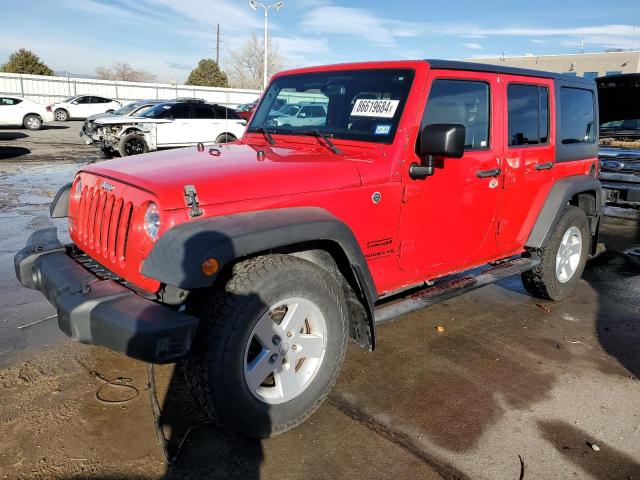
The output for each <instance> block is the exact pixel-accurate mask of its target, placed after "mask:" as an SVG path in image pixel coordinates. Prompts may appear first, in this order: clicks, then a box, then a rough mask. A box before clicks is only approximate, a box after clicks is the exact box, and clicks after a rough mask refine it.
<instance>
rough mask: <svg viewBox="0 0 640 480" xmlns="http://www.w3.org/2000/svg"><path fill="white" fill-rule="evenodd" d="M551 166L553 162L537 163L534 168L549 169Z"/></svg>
mask: <svg viewBox="0 0 640 480" xmlns="http://www.w3.org/2000/svg"><path fill="white" fill-rule="evenodd" d="M552 168H553V162H548V163H539V164H537V165H536V170H551V169H552Z"/></svg>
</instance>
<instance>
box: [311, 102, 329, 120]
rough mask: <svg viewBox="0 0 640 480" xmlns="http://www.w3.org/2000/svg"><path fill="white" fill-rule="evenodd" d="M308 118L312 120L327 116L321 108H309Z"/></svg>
mask: <svg viewBox="0 0 640 480" xmlns="http://www.w3.org/2000/svg"><path fill="white" fill-rule="evenodd" d="M309 112H310V116H311V117H313V118H324V117H325V116H326V115H327V114H326V113H325V111H324V108H322V107H321V106H319V105H317V106H313V107H309Z"/></svg>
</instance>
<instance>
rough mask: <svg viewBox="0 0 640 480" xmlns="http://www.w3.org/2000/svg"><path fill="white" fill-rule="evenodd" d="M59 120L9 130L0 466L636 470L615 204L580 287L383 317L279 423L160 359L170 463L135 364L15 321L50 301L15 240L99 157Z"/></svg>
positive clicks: (633, 228)
mask: <svg viewBox="0 0 640 480" xmlns="http://www.w3.org/2000/svg"><path fill="white" fill-rule="evenodd" d="M53 126H54V127H60V128H50V129H47V130H43V131H40V132H27V131H24V130H13V129H0V157H3V156H4V157H5V158H3V159H0V406H1V410H0V478H47V479H48V478H65V479H70V478H73V479H80V478H92V479H112V478H113V479H115V478H126V479H143V478H144V479H160V478H202V479H204V478H207V479H209V478H225V479H226V478H242V479H247V478H248V479H251V478H256V479H257V478H261V479H276V478H277V479H306V478H309V479H320V478H327V479H336V478H355V479H365V478H376V479H379V478H394V479H395V478H411V479H418V478H419V479H439V478H447V479H449V478H451V479H454V478H460V479H518V478H525V479H570V478H571V479H640V402H639V400H640V382H639V381H638V376H639V375H640V348H638V347H639V345H640V295H639V294H640V265H639V264H638V263H637V262H636V261H635V260H634V259H633V258H632V257H630V256H628V255H625V254H624V251H625V250H626V249H627V248H629V247H631V246H634V245H638V244H640V234H639V227H638V225H639V224H638V215H637V212H635V211H623V210H608V213H609V214H610V216H609V217H607V218H606V220H605V223H604V227H603V235H602V238H601V241H602V245H601V248H600V252H601V253H600V254H599V255H598V256H597V257H596V258H594V259H592V260H591V261H590V262H589V264H588V266H587V269H586V272H585V275H584V280H583V281H582V282H581V283H580V286H579V288H578V291H577V292H576V294H575V295H574V296H572V297H571V298H570V299H567V300H564V301H561V302H555V303H554V302H542V301H540V300H538V299H535V298H532V297H530V296H529V295H528V294H526V292H525V291H524V290H523V288H522V284H521V282H520V280H519V279H518V278H513V279H508V280H505V281H502V282H501V283H499V284H496V285H491V286H488V287H485V288H483V289H480V290H477V291H474V292H472V293H470V294H467V295H465V296H461V297H457V298H455V299H452V300H449V301H447V302H445V303H442V304H440V305H437V306H434V307H431V308H429V309H428V310H423V311H419V312H414V313H411V314H409V315H405V316H404V317H401V318H398V319H396V320H394V321H393V322H391V323H389V324H386V325H383V326H380V327H379V330H378V349H377V350H376V351H375V352H374V353H369V352H365V351H363V350H361V349H359V348H358V347H356V346H353V345H351V346H350V347H349V351H348V355H347V360H346V362H345V365H344V367H343V370H342V373H341V375H340V378H339V380H338V384H337V385H336V387H335V388H334V390H333V392H332V393H331V395H330V397H329V399H328V400H327V401H326V402H325V404H324V405H323V406H322V407H321V408H320V410H319V411H318V412H317V413H316V414H314V415H313V416H312V417H311V418H310V420H308V421H307V422H306V423H304V424H303V425H301V426H300V427H298V428H296V429H294V430H293V431H291V432H288V433H286V434H283V435H280V436H278V437H276V438H273V439H269V440H265V441H262V442H258V441H253V440H247V439H243V438H240V437H237V436H235V435H232V434H228V433H224V432H221V431H219V430H218V429H216V428H215V427H214V426H212V425H208V424H207V423H206V422H205V420H204V419H203V418H201V416H200V415H199V414H198V412H197V409H196V408H195V406H194V405H193V403H192V401H191V399H190V398H189V396H188V394H187V393H186V391H185V384H184V380H183V378H184V376H183V373H182V371H181V369H180V368H175V367H173V366H162V367H157V368H156V374H157V381H158V393H159V397H160V404H161V410H162V415H161V419H160V421H161V423H162V425H163V428H164V432H165V435H166V436H167V437H168V438H169V440H170V443H169V450H170V453H172V454H174V453H175V452H176V450H177V447H178V445H179V444H180V443H181V442H182V441H183V439H184V438H185V434H187V433H188V435H187V436H186V440H184V442H183V443H182V447H181V448H180V450H179V456H178V459H177V462H176V463H175V464H174V465H168V464H167V463H166V462H165V460H164V457H163V454H162V449H161V448H160V446H159V444H158V443H157V441H156V434H155V431H154V427H153V415H152V410H151V407H150V403H149V392H148V390H147V381H148V379H147V370H146V366H145V365H144V364H143V363H141V362H137V361H134V360H131V359H128V358H126V357H124V356H122V355H119V354H117V353H113V352H109V351H107V350H105V349H102V348H97V347H89V346H85V345H78V344H74V343H72V342H70V341H69V340H68V339H66V337H65V336H64V335H63V334H62V333H60V332H59V331H58V329H57V326H56V322H55V319H53V320H47V321H44V322H43V323H39V324H36V325H33V326H30V327H26V328H23V329H19V328H18V327H22V326H24V325H27V324H29V323H31V322H35V321H39V320H42V319H44V318H47V317H48V316H51V315H53V314H54V313H55V312H54V311H53V308H52V307H51V306H50V305H49V304H48V303H47V302H46V301H44V300H43V299H42V296H41V295H40V294H39V293H38V292H33V291H30V290H27V289H24V288H21V287H20V286H19V285H18V284H17V282H16V280H15V276H14V273H13V265H12V257H13V254H14V253H15V251H17V250H18V249H19V248H21V247H22V246H23V245H24V242H25V240H26V237H27V236H28V233H29V232H30V231H32V230H34V229H36V228H42V227H44V226H47V225H50V224H51V220H50V219H49V218H48V215H47V203H48V202H49V201H50V199H51V197H52V196H53V194H54V193H55V191H56V190H57V189H58V187H59V186H61V185H62V184H64V183H66V182H67V181H68V179H70V178H71V177H72V175H73V173H74V172H75V170H76V169H77V168H78V167H79V166H80V165H81V164H82V163H83V162H84V161H91V160H95V159H96V158H99V155H98V154H97V152H96V151H95V150H94V149H92V148H90V147H87V146H84V145H82V143H81V141H80V138H79V137H78V134H77V132H78V130H79V127H80V123H79V122H69V123H65V124H58V123H56V124H54V125H53ZM66 127H69V128H66ZM23 135H24V136H23ZM20 152H23V153H22V154H20ZM56 223H57V224H58V226H59V228H60V229H62V230H64V222H63V221H62V222H60V221H57V222H56ZM437 327H442V328H439V329H438V328H437ZM439 330H440V331H439ZM119 377H124V379H122V380H119V381H115V382H114V383H116V384H117V385H116V386H113V385H107V384H106V383H105V380H113V379H116V378H119ZM114 401H115V403H114ZM594 445H595V447H594Z"/></svg>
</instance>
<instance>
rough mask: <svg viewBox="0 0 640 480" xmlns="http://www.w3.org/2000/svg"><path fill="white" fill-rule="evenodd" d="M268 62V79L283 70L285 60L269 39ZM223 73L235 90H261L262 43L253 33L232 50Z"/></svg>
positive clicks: (274, 43) (273, 42)
mask: <svg viewBox="0 0 640 480" xmlns="http://www.w3.org/2000/svg"><path fill="white" fill-rule="evenodd" d="M267 45H268V47H269V60H268V65H267V71H268V75H269V77H271V75H273V74H274V73H277V72H279V71H280V70H282V69H284V68H285V65H286V63H287V62H286V59H285V58H284V56H283V55H282V54H281V53H280V51H279V50H278V45H277V43H276V42H275V41H273V40H272V39H271V38H270V39H269V40H268V44H267ZM226 63H227V65H226V68H225V71H226V72H227V76H228V77H229V84H230V85H231V86H232V87H236V88H254V89H261V88H262V75H263V68H264V67H263V65H264V41H260V40H258V37H256V34H255V33H254V34H253V35H252V36H251V38H250V39H249V40H247V41H246V42H245V44H244V45H243V46H242V47H240V48H239V49H237V50H232V51H231V52H230V55H229V59H228V60H227V62H226Z"/></svg>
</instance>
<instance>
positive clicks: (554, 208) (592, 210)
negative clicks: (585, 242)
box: [525, 175, 603, 254]
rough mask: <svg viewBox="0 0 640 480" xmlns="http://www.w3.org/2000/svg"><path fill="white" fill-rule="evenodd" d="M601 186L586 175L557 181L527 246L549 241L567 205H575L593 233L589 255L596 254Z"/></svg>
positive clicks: (539, 245)
mask: <svg viewBox="0 0 640 480" xmlns="http://www.w3.org/2000/svg"><path fill="white" fill-rule="evenodd" d="M602 201H603V193H602V185H601V184H600V181H599V180H598V179H597V178H594V177H592V176H589V175H573V176H570V177H565V178H562V179H560V180H558V181H557V182H556V183H555V184H554V185H553V187H552V188H551V190H550V191H549V194H548V195H547V198H546V200H545V202H544V204H543V206H542V209H541V210H540V212H539V214H538V218H537V219H536V222H535V224H534V226H533V228H532V230H531V233H530V234H529V238H528V239H527V242H526V243H525V247H527V248H533V249H536V248H541V247H543V246H544V245H546V243H547V242H548V240H549V237H550V235H551V234H552V232H553V228H554V227H555V225H556V224H557V223H558V222H559V221H560V218H561V216H562V212H563V211H564V207H565V206H566V205H574V206H576V207H579V208H580V209H582V210H583V211H584V212H585V214H586V215H587V219H588V221H589V229H590V233H591V236H592V242H591V254H594V253H595V249H596V248H597V243H598V242H597V241H598V232H599V228H600V220H601V216H602V205H603V203H602Z"/></svg>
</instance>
